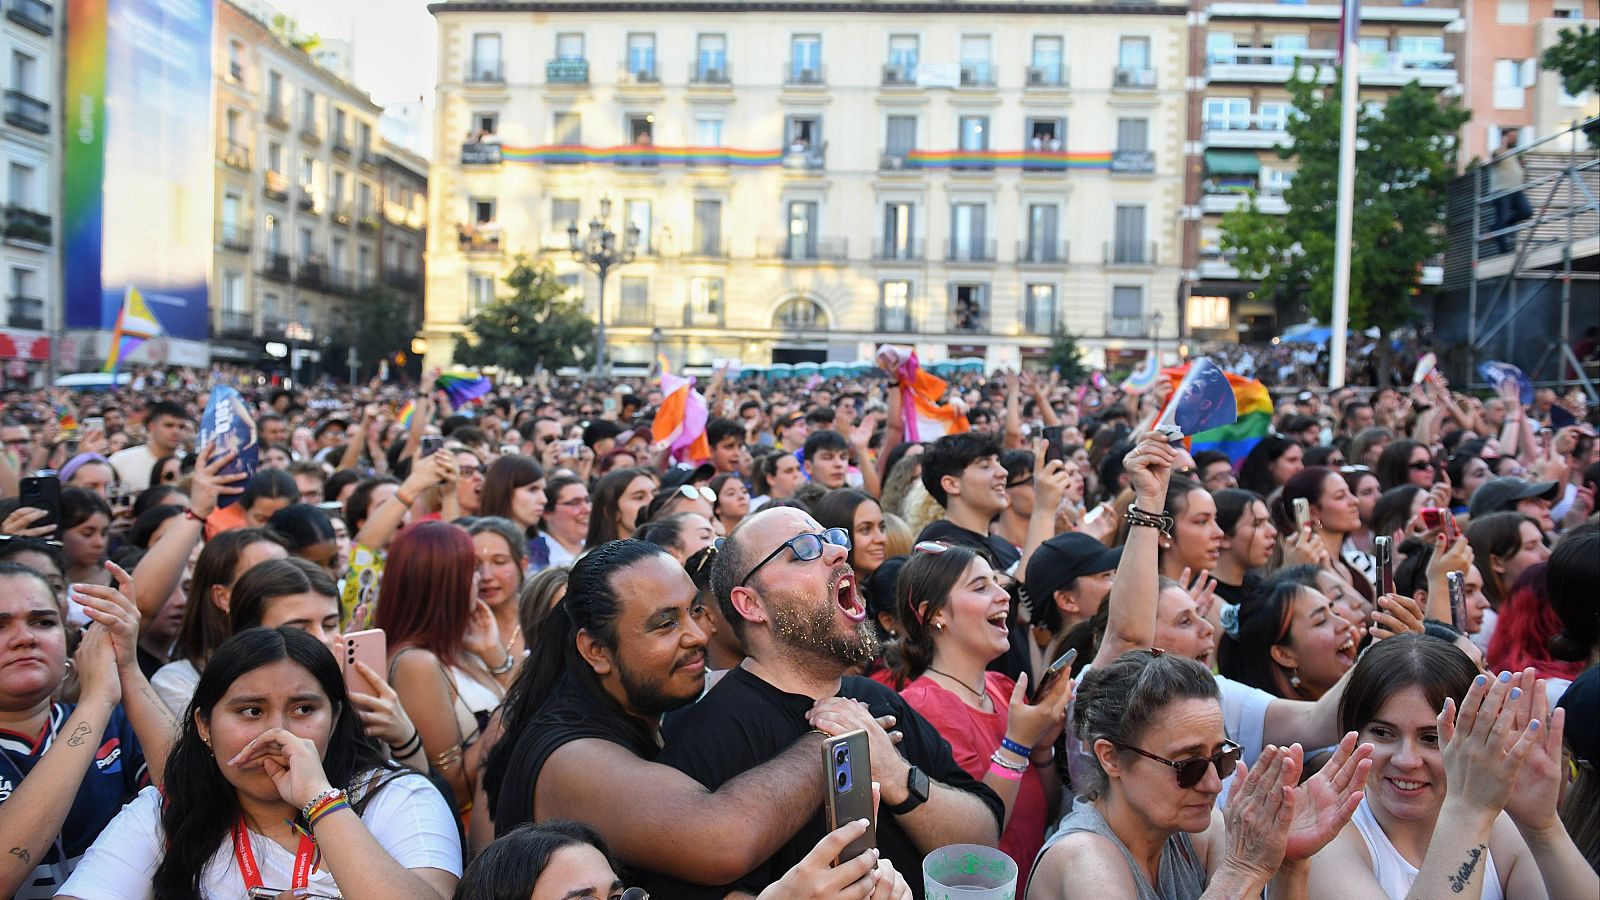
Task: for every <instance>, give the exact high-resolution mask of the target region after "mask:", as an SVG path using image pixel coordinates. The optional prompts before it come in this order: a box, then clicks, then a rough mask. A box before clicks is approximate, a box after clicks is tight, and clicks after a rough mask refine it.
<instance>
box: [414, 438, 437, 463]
mask: <svg viewBox="0 0 1600 900" xmlns="http://www.w3.org/2000/svg"><path fill="white" fill-rule="evenodd" d="M443 446H444V437H443V436H441V435H437V434H425V435H423V436H422V440H421V441H419V442H418V443H417V458H418V459H427V458H428V457H430V456H432V455H433V454H435V453H437V452H438V450H439V448H440V447H443Z"/></svg>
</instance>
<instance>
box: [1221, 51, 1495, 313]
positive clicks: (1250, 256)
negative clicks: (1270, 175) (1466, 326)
mask: <svg viewBox="0 0 1600 900" xmlns="http://www.w3.org/2000/svg"><path fill="white" fill-rule="evenodd" d="M1300 69H1301V71H1298V72H1296V74H1295V76H1294V78H1292V79H1291V80H1290V81H1289V84H1288V88H1289V92H1290V94H1291V96H1292V97H1293V103H1294V108H1295V109H1296V110H1297V112H1296V114H1294V115H1292V116H1291V117H1290V119H1289V125H1288V129H1287V130H1288V134H1289V142H1288V145H1287V146H1282V147H1279V148H1278V155H1279V156H1280V157H1282V158H1284V159H1298V160H1299V170H1298V172H1297V173H1296V174H1295V177H1294V180H1293V182H1292V183H1291V184H1290V185H1289V187H1288V188H1287V189H1285V191H1284V195H1283V199H1284V202H1285V203H1286V204H1287V205H1288V207H1289V211H1288V213H1287V214H1285V215H1281V216H1279V215H1268V214H1266V213H1263V212H1261V210H1260V209H1259V207H1258V206H1257V205H1256V203H1255V198H1254V196H1252V197H1251V198H1250V202H1249V203H1247V204H1246V205H1245V206H1244V207H1242V208H1240V209H1238V210H1236V211H1234V212H1230V213H1228V214H1227V215H1225V216H1224V217H1223V219H1222V248H1223V252H1224V253H1228V254H1232V255H1233V258H1234V264H1235V266H1236V267H1237V268H1238V269H1239V271H1240V272H1241V273H1245V274H1247V276H1248V277H1253V278H1260V279H1262V290H1263V291H1267V292H1272V291H1276V290H1282V291H1286V292H1291V293H1293V292H1301V291H1303V292H1304V294H1305V296H1306V299H1307V301H1308V305H1309V306H1310V308H1311V311H1312V313H1313V314H1314V315H1317V316H1319V317H1321V318H1322V319H1324V320H1325V321H1326V320H1327V318H1328V316H1329V313H1330V311H1331V309H1332V304H1333V270H1334V265H1333V262H1334V231H1335V222H1336V219H1337V216H1338V212H1337V208H1336V206H1337V196H1338V181H1339V107H1340V105H1341V104H1340V93H1339V85H1338V82H1337V78H1340V77H1342V73H1339V74H1338V75H1336V81H1335V83H1334V84H1332V85H1319V84H1317V83H1316V81H1315V80H1314V76H1313V75H1312V72H1313V70H1312V69H1311V67H1309V66H1302V67H1300ZM1469 116H1470V114H1469V113H1468V112H1467V111H1466V110H1465V109H1463V108H1462V107H1461V106H1460V104H1459V103H1458V102H1457V101H1456V100H1455V99H1453V98H1445V97H1442V96H1441V95H1440V94H1438V93H1437V92H1435V91H1431V90H1427V89H1424V88H1422V87H1421V86H1420V85H1418V84H1417V83H1416V82H1412V83H1411V84H1408V85H1406V86H1405V87H1404V88H1402V89H1401V90H1400V91H1399V92H1398V93H1396V94H1394V95H1393V96H1392V97H1390V98H1389V101H1388V103H1387V104H1385V105H1384V106H1383V107H1382V108H1381V109H1373V110H1370V111H1369V110H1368V109H1361V110H1358V111H1357V116H1356V134H1357V136H1358V139H1359V140H1360V141H1361V142H1364V143H1359V144H1358V145H1357V146H1358V149H1357V153H1356V178H1355V210H1354V220H1353V224H1352V245H1353V246H1352V254H1351V264H1350V326H1351V327H1352V328H1356V329H1365V328H1369V327H1372V326H1378V327H1379V328H1382V329H1384V330H1385V331H1387V330H1389V329H1392V328H1395V327H1397V326H1400V325H1402V324H1405V323H1406V322H1407V321H1409V320H1410V318H1411V302H1410V300H1411V296H1412V294H1413V293H1414V292H1415V290H1416V288H1417V282H1418V279H1419V277H1420V273H1421V266H1422V263H1423V261H1424V260H1426V259H1427V258H1428V257H1430V256H1433V255H1435V254H1437V253H1439V252H1440V251H1441V250H1443V249H1444V235H1443V230H1442V229H1441V228H1440V227H1439V226H1440V223H1441V220H1442V217H1443V212H1444V193H1445V186H1446V184H1447V183H1448V182H1449V180H1450V178H1451V177H1452V176H1453V175H1454V174H1455V162H1456V135H1457V134H1458V133H1459V132H1460V130H1461V127H1462V126H1463V125H1465V124H1466V121H1467V119H1468V118H1469Z"/></svg>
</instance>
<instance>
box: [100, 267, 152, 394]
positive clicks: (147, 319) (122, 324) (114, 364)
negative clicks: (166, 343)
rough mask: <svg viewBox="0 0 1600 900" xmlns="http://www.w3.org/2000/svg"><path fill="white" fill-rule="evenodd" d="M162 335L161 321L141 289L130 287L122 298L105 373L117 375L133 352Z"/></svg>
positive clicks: (107, 355)
mask: <svg viewBox="0 0 1600 900" xmlns="http://www.w3.org/2000/svg"><path fill="white" fill-rule="evenodd" d="M160 334H161V320H160V319H157V318H156V316H155V313H153V312H151V311H150V306H149V304H147V303H145V302H144V295H142V294H140V293H139V289H138V288H136V287H134V286H133V285H131V284H130V285H128V290H127V293H125V294H123V296H122V311H121V312H119V313H117V327H116V330H115V331H113V332H112V333H111V347H110V352H108V353H107V354H106V366H105V369H104V371H106V372H110V373H111V374H113V375H115V374H117V369H119V368H121V366H122V364H123V362H125V361H126V360H127V359H128V357H129V356H132V355H133V351H135V350H137V349H139V347H140V345H142V344H143V343H144V342H145V341H148V340H150V339H151V338H153V337H156V336H158V335H160Z"/></svg>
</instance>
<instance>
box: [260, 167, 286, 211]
mask: <svg viewBox="0 0 1600 900" xmlns="http://www.w3.org/2000/svg"><path fill="white" fill-rule="evenodd" d="M261 194H262V196H264V197H266V198H267V199H268V200H276V201H278V202H279V203H284V202H287V201H288V199H289V179H288V178H285V177H284V175H283V173H282V172H274V171H272V170H271V169H268V170H267V177H266V180H265V181H263V182H262V184H261Z"/></svg>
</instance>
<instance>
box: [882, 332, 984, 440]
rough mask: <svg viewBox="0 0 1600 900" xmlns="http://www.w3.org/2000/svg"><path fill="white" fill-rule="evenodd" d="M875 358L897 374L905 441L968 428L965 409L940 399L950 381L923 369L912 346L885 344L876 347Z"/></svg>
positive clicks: (939, 436)
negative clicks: (942, 402)
mask: <svg viewBox="0 0 1600 900" xmlns="http://www.w3.org/2000/svg"><path fill="white" fill-rule="evenodd" d="M877 358H878V360H879V362H880V364H883V365H884V367H885V368H888V369H891V370H892V371H893V372H894V373H895V374H896V375H897V376H899V379H900V395H901V398H902V399H903V400H904V402H903V403H902V404H901V407H900V408H901V411H902V415H904V416H905V420H906V424H905V439H906V440H907V441H910V442H912V443H916V442H918V441H932V440H936V439H938V438H941V437H944V436H945V435H947V434H960V433H961V432H963V431H969V430H971V428H972V426H971V425H970V424H968V422H967V414H966V412H965V410H963V409H962V408H961V407H959V406H957V405H956V404H953V403H946V404H941V403H940V402H939V400H940V398H942V397H943V396H944V394H945V391H946V390H948V389H949V387H950V385H949V384H948V383H947V382H946V381H945V380H944V379H943V378H940V377H939V376H937V375H935V374H933V373H932V372H928V371H925V370H924V369H923V368H922V365H921V364H920V363H919V362H918V361H917V353H916V351H915V350H912V349H911V348H910V347H896V346H893V345H892V344H884V345H883V346H881V347H879V348H878V353H877Z"/></svg>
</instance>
